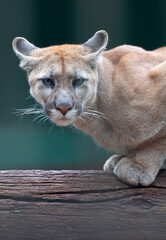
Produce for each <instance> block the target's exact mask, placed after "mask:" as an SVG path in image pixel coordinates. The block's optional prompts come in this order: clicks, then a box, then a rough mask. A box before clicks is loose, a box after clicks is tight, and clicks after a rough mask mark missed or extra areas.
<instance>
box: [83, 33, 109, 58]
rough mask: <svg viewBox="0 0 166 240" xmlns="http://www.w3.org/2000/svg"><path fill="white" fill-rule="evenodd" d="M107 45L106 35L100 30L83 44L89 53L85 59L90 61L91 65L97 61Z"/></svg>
mask: <svg viewBox="0 0 166 240" xmlns="http://www.w3.org/2000/svg"><path fill="white" fill-rule="evenodd" d="M107 43H108V34H107V32H106V31H104V30H100V31H98V32H96V33H95V35H94V36H93V37H92V38H90V39H89V40H88V41H87V42H85V43H84V44H83V46H84V47H85V48H88V50H89V51H90V53H89V54H88V56H87V58H89V59H91V61H92V62H93V63H96V61H97V60H98V59H99V57H100V55H101V53H102V52H103V51H104V50H105V48H106V46H107Z"/></svg>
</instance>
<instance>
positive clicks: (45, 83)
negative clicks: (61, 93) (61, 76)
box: [40, 78, 55, 88]
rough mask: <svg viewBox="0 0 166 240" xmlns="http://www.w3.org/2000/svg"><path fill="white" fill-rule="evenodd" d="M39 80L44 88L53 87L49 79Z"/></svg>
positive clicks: (53, 84)
mask: <svg viewBox="0 0 166 240" xmlns="http://www.w3.org/2000/svg"><path fill="white" fill-rule="evenodd" d="M40 80H41V81H42V83H43V84H44V85H45V86H46V87H51V88H53V87H54V86H55V83H54V81H53V80H52V79H51V78H41V79H40Z"/></svg>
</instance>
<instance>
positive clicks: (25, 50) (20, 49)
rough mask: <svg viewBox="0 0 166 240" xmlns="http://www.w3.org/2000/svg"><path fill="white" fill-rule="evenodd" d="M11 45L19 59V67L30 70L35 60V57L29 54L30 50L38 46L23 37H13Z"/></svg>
mask: <svg viewBox="0 0 166 240" xmlns="http://www.w3.org/2000/svg"><path fill="white" fill-rule="evenodd" d="M12 45H13V50H14V52H15V54H16V55H17V57H18V58H19V59H20V60H21V61H20V67H21V68H23V69H24V70H30V69H31V67H32V65H33V64H34V62H35V60H36V58H35V57H33V56H31V52H32V51H33V50H35V49H39V48H38V47H36V46H35V45H33V44H32V43H30V42H29V41H28V40H26V39H25V38H23V37H16V38H14V40H13V42H12Z"/></svg>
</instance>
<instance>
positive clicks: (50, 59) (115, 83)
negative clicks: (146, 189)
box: [14, 31, 166, 186]
mask: <svg viewBox="0 0 166 240" xmlns="http://www.w3.org/2000/svg"><path fill="white" fill-rule="evenodd" d="M98 33H100V36H99V35H98V39H96V38H97V37H94V38H93V39H92V40H91V39H90V41H88V42H87V43H85V44H84V45H61V46H53V47H48V48H44V49H39V48H37V49H34V50H32V51H31V52H30V54H29V58H28V60H27V57H26V58H25V59H24V58H21V57H20V55H19V52H17V49H16V47H15V46H16V43H14V50H15V51H16V54H17V55H19V57H20V58H21V61H22V62H23V61H24V62H25V61H26V62H25V63H22V64H24V66H25V67H24V68H26V64H28V69H30V70H29V83H30V87H31V93H32V95H33V96H34V97H35V98H36V99H37V101H38V102H40V103H41V104H42V105H43V106H44V107H45V106H47V105H49V106H51V107H50V108H52V109H51V111H52V113H53V115H50V116H49V117H50V119H52V121H55V122H56V123H57V124H59V125H68V124H70V123H72V124H74V125H75V126H76V127H77V128H79V129H81V130H82V131H84V132H85V133H87V134H89V135H91V136H92V137H93V138H94V139H95V140H96V141H97V142H98V143H99V144H101V145H102V146H104V147H105V148H107V149H109V150H111V151H114V152H117V153H118V155H114V156H113V157H111V158H110V159H108V160H107V162H106V163H105V165H104V170H106V171H109V170H111V169H114V173H115V174H116V175H117V176H118V177H119V178H120V179H121V180H122V181H124V182H126V183H128V184H131V185H134V186H136V185H138V184H141V185H143V186H148V185H149V184H151V183H152V182H153V181H154V180H155V177H156V175H157V173H158V171H159V170H160V169H161V168H162V167H163V164H164V160H165V158H166V48H160V49H157V50H155V51H145V50H144V49H142V48H139V47H134V46H128V45H123V46H120V47H117V48H114V49H112V50H109V51H105V52H103V53H102V51H103V48H102V47H103V46H104V47H105V46H106V44H107V35H106V33H105V32H104V31H101V32H98ZM98 33H97V34H98ZM102 34H103V36H102ZM95 36H97V35H95ZM103 39H104V40H103ZM93 42H95V43H94V49H95V50H94V49H93ZM98 43H99V45H101V46H100V47H99V46H98ZM91 45H92V47H91ZM96 49H97V50H96ZM29 59H30V60H29ZM31 59H32V60H33V61H32V65H31V66H30V62H31ZM27 62H28V63H27ZM42 72H43V73H42ZM44 73H45V74H46V75H47V74H48V76H51V77H52V78H53V79H54V80H55V81H56V87H55V89H54V90H52V91H51V90H48V89H47V90H45V92H44V90H43V88H44V87H43V86H42V85H41V83H39V80H38V76H39V75H40V74H44ZM76 74H78V75H79V74H80V75H81V76H83V75H84V76H85V78H87V79H88V81H87V82H86V83H85V84H84V85H83V86H81V87H80V88H79V89H77V90H73V88H72V86H71V81H72V79H74V78H75V75H76ZM41 89H42V90H41ZM57 99H68V101H70V100H71V99H72V101H74V104H75V106H81V107H82V113H81V114H80V115H79V114H78V109H77V108H76V107H74V108H73V109H72V110H70V111H69V112H68V113H67V114H66V119H65V117H63V118H62V116H61V115H58V114H60V113H59V112H58V111H57V110H55V109H54V107H53V106H52V105H51V104H52V103H53V102H56V101H57ZM87 109H89V110H87ZM90 110H92V112H91V114H90ZM95 111H96V113H95ZM87 112H89V113H87ZM67 118H68V119H67Z"/></svg>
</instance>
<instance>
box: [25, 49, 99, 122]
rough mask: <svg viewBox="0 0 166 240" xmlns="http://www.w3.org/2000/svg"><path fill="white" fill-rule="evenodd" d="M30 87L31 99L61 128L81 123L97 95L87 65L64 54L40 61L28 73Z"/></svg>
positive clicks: (79, 59) (93, 73)
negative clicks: (84, 113) (77, 121)
mask: <svg viewBox="0 0 166 240" xmlns="http://www.w3.org/2000/svg"><path fill="white" fill-rule="evenodd" d="M29 83H30V92H31V95H32V96H33V97H34V98H35V99H36V100H37V101H38V102H39V103H40V104H42V106H43V108H44V111H45V113H46V115H47V116H48V117H49V118H50V120H52V121H53V122H55V123H56V124H58V125H60V126H67V125H69V124H71V123H74V122H75V121H76V120H78V119H79V118H80V117H81V116H82V114H83V112H84V110H85V109H86V107H88V106H90V105H92V104H93V102H94V100H95V97H96V91H97V77H96V74H95V71H94V70H92V69H91V67H90V66H89V64H88V63H87V62H86V61H84V60H83V59H81V58H80V57H78V56H70V55H69V54H67V53H66V52H65V51H64V50H63V51H62V52H58V53H56V52H55V53H51V54H50V55H48V56H47V57H45V58H43V59H42V60H40V62H39V63H38V64H37V65H36V67H35V68H34V69H33V70H32V71H31V72H30V73H29Z"/></svg>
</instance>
